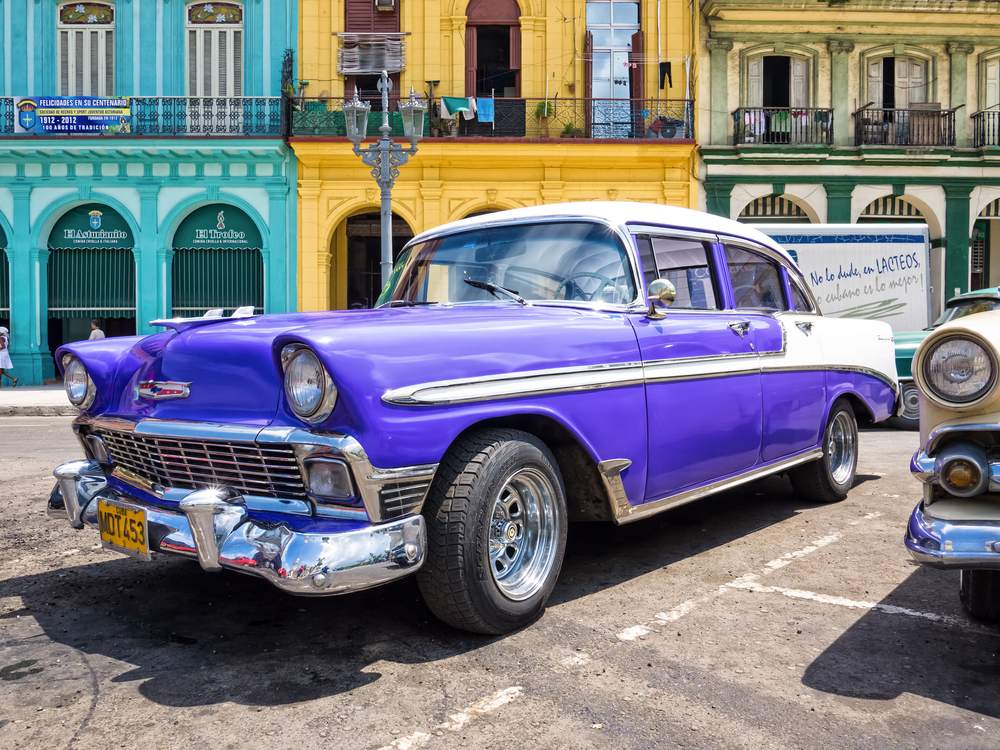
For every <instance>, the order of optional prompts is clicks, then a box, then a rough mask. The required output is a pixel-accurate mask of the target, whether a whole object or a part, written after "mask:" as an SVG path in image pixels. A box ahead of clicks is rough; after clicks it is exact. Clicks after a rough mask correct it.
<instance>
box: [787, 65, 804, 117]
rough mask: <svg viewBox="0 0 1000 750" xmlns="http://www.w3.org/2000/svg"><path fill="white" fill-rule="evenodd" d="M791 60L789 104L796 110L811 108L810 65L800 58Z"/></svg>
mask: <svg viewBox="0 0 1000 750" xmlns="http://www.w3.org/2000/svg"><path fill="white" fill-rule="evenodd" d="M789 59H790V61H791V73H792V84H791V89H792V90H791V91H790V92H789V98H788V101H789V104H790V105H791V106H792V107H793V108H794V109H806V108H808V107H809V75H808V74H809V63H808V62H806V61H805V60H803V59H801V58H798V57H792V58H789Z"/></svg>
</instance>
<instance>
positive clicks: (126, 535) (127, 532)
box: [97, 498, 151, 560]
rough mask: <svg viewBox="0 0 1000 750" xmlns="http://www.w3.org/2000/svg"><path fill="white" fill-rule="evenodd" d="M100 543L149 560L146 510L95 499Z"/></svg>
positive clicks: (116, 550)
mask: <svg viewBox="0 0 1000 750" xmlns="http://www.w3.org/2000/svg"><path fill="white" fill-rule="evenodd" d="M97 518H98V524H99V527H100V529H101V544H102V545H103V546H104V548H105V549H112V550H114V551H115V552H123V553H125V554H126V555H130V556H132V557H138V558H140V559H141V560H150V559H151V558H150V556H149V530H148V528H147V526H146V511H145V510H143V509H142V508H137V507H135V506H134V505H126V504H125V503H116V502H114V501H113V500H104V499H101V498H98V499H97Z"/></svg>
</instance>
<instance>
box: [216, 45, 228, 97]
mask: <svg viewBox="0 0 1000 750" xmlns="http://www.w3.org/2000/svg"><path fill="white" fill-rule="evenodd" d="M228 36H229V35H228V34H226V32H225V31H223V32H222V33H220V34H219V35H218V41H217V44H216V53H217V55H218V67H217V70H218V74H217V76H216V81H217V83H218V85H217V90H216V91H215V92H213V95H214V96H229V55H228V54H227V53H228V52H229V39H228Z"/></svg>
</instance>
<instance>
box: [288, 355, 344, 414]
mask: <svg viewBox="0 0 1000 750" xmlns="http://www.w3.org/2000/svg"><path fill="white" fill-rule="evenodd" d="M281 354H282V361H283V362H284V367H285V395H286V396H287V398H288V403H289V405H291V407H292V411H294V412H295V413H296V414H298V415H299V416H300V417H302V418H303V419H305V420H306V421H309V422H319V421H322V420H324V419H326V418H327V417H328V416H330V412H332V411H333V406H334V404H335V403H336V399H337V389H336V388H334V386H333V383H332V382H331V381H330V378H329V376H328V375H327V373H326V369H325V368H324V367H323V364H322V363H321V362H320V361H319V357H317V356H316V355H315V354H314V353H313V352H312V351H310V350H309V349H306V348H304V347H301V346H299V347H296V346H294V345H292V346H286V347H285V348H284V350H282V352H281Z"/></svg>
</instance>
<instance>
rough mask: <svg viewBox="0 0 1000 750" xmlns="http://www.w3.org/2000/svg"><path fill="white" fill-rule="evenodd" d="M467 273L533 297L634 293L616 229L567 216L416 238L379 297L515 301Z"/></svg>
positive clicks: (574, 298) (613, 297)
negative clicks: (557, 220)
mask: <svg viewBox="0 0 1000 750" xmlns="http://www.w3.org/2000/svg"><path fill="white" fill-rule="evenodd" d="M467 280H471V281H474V282H488V283H491V284H496V285H498V286H502V287H504V288H506V289H509V290H511V291H513V292H514V293H516V294H518V295H520V296H522V297H524V298H525V299H527V300H528V301H533V302H534V301H538V302H553V301H565V302H586V303H591V302H596V303H604V304H615V305H625V304H628V303H630V302H633V301H634V300H635V296H636V290H635V284H634V282H633V279H632V272H631V267H630V265H629V260H628V255H627V254H626V252H625V248H624V247H623V246H622V244H621V242H620V241H619V239H618V237H617V236H616V235H615V233H614V232H613V231H612V230H610V229H609V228H608V227H605V226H600V225H597V224H589V223H585V222H568V223H555V224H528V225H519V226H511V227H493V228H489V229H481V230H478V231H473V232H464V233H462V234H452V235H447V236H445V237H437V238H434V239H431V240H428V241H426V242H421V243H419V244H417V245H411V246H410V247H409V248H407V249H406V250H405V251H404V252H403V254H402V255H401V256H400V259H399V260H398V261H397V263H396V267H395V269H394V271H393V275H392V279H391V280H390V282H389V287H388V289H387V290H386V291H385V292H383V294H382V296H381V297H380V298H379V302H378V304H384V303H386V302H399V303H414V304H433V303H453V304H461V303H480V304H481V303H484V302H487V303H510V304H518V303H517V302H515V301H514V300H512V299H511V298H509V297H506V296H504V295H503V294H497V295H496V296H494V295H493V294H491V293H490V292H488V291H487V290H485V289H480V288H477V287H475V286H473V285H471V284H467V283H465V282H466V281H467Z"/></svg>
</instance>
